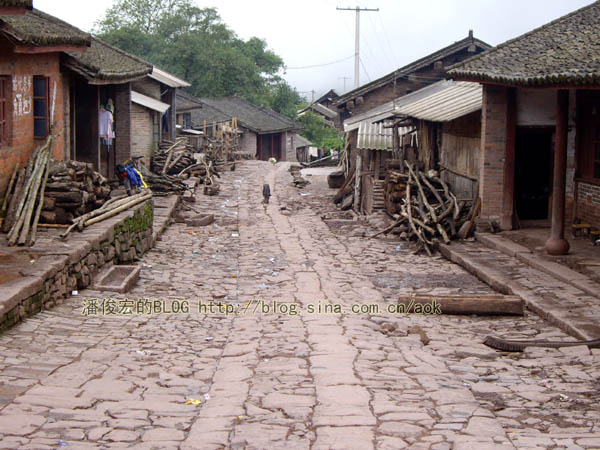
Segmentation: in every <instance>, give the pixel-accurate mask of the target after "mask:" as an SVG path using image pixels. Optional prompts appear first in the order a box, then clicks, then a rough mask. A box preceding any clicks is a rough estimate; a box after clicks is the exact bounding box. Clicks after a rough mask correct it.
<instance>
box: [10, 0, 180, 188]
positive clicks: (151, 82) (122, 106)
mask: <svg viewBox="0 0 600 450" xmlns="http://www.w3.org/2000/svg"><path fill="white" fill-rule="evenodd" d="M6 4H10V5H11V6H0V45H1V46H2V48H3V49H5V51H3V52H2V53H1V54H0V87H1V90H0V103H1V107H0V114H1V116H0V134H1V136H0V191H4V188H5V187H6V183H7V182H8V178H9V177H10V174H11V173H12V170H13V168H14V166H15V165H16V164H17V163H20V165H21V167H23V165H24V164H26V162H27V160H28V159H29V157H30V155H31V154H32V153H33V151H34V149H35V148H36V147H37V146H38V145H39V144H40V142H42V141H43V140H44V139H45V138H46V136H47V135H48V133H49V132H50V125H51V124H50V122H51V120H50V115H51V114H52V104H53V103H54V110H53V112H54V116H53V121H54V122H55V123H56V129H55V130H54V131H55V132H60V131H62V134H61V135H60V136H59V138H58V139H57V140H56V142H55V146H54V157H55V158H56V159H59V160H63V159H69V158H70V159H77V160H79V161H84V162H89V163H92V164H93V165H94V166H95V168H96V169H97V170H98V171H100V172H102V173H103V174H104V175H107V176H112V175H113V173H114V167H115V165H116V164H117V163H119V162H123V161H125V160H126V159H128V158H130V157H131V156H132V154H143V153H146V154H147V153H148V151H147V150H146V146H147V145H149V146H150V149H151V148H152V146H153V145H154V142H155V139H157V138H160V133H161V132H162V130H163V128H162V127H161V126H160V125H161V119H160V117H158V114H156V113H154V111H160V113H162V112H163V111H167V110H168V109H170V110H172V109H173V108H174V106H175V103H174V101H175V95H174V93H173V91H172V90H173V89H174V86H171V85H179V84H182V83H184V84H183V85H185V82H182V80H178V79H176V78H175V77H172V76H170V75H168V74H166V73H165V72H162V71H160V70H158V69H156V68H153V66H152V65H151V64H149V63H147V62H145V61H143V60H141V59H139V58H136V57H134V56H132V55H130V54H128V53H126V52H124V51H122V50H119V49H117V48H115V47H112V46H110V45H108V44H106V43H104V42H102V41H100V40H98V39H96V38H93V37H91V36H90V35H89V34H87V33H84V32H82V31H80V30H78V29H77V28H75V27H73V26H71V25H69V24H67V23H65V22H63V21H61V20H59V19H57V18H55V17H52V16H50V15H48V14H45V13H43V12H41V11H38V10H36V9H34V8H33V4H32V1H31V0H13V1H11V2H3V3H2V5H6ZM132 83H135V89H138V90H137V91H136V90H135V89H133V90H132ZM138 91H142V92H138ZM101 108H107V109H112V119H113V131H114V134H115V138H114V139H110V136H108V134H107V135H106V138H107V139H102V137H101V136H100V134H101V131H103V130H100V128H101V125H102V124H101V120H100V119H101V117H102V118H103V119H104V118H106V117H107V116H106V114H104V113H102V114H101ZM149 111H152V113H150V112H149ZM166 125H167V126H166V127H165V128H164V130H167V131H166V133H167V135H168V136H170V135H171V134H169V133H172V132H171V131H168V130H169V127H168V123H167V124H166ZM102 127H104V125H102ZM170 129H171V130H172V129H173V126H171V127H170ZM157 133H158V136H157V135H156V134H157Z"/></svg>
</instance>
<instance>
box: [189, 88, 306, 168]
mask: <svg viewBox="0 0 600 450" xmlns="http://www.w3.org/2000/svg"><path fill="white" fill-rule="evenodd" d="M178 103H179V107H178V111H177V123H178V124H180V125H182V126H183V127H185V128H196V129H202V128H203V127H204V123H205V121H206V124H207V126H210V125H212V124H213V123H223V122H228V121H230V120H231V119H233V118H236V119H237V121H238V128H241V129H242V130H243V134H242V136H241V138H240V150H239V151H240V152H242V153H247V154H250V155H252V156H254V157H256V158H257V159H261V160H263V161H266V160H268V159H269V158H271V157H273V158H275V159H277V160H278V161H295V160H296V131H298V130H299V129H300V126H299V125H298V124H297V123H295V122H294V121H293V120H290V119H288V118H287V117H285V116H283V115H281V114H279V113H277V112H275V111H273V110H271V109H269V108H266V107H264V106H257V105H254V104H252V103H250V102H248V101H246V100H244V99H241V98H239V97H227V98H217V99H209V98H194V97H191V96H190V95H189V94H184V93H180V94H178Z"/></svg>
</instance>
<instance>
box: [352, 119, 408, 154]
mask: <svg viewBox="0 0 600 450" xmlns="http://www.w3.org/2000/svg"><path fill="white" fill-rule="evenodd" d="M412 130H414V127H398V136H403V135H405V134H407V133H410V132H411V131H412ZM357 148H359V149H361V150H381V151H388V152H391V151H392V150H393V149H394V138H393V129H392V128H386V127H385V126H384V124H383V123H369V122H368V121H365V122H362V123H361V124H360V127H359V128H358V142H357Z"/></svg>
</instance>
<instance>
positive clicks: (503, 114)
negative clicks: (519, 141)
mask: <svg viewBox="0 0 600 450" xmlns="http://www.w3.org/2000/svg"><path fill="white" fill-rule="evenodd" d="M507 100H508V90H507V88H505V87H503V86H489V85H484V86H483V110H482V117H481V154H480V159H479V163H480V177H479V195H480V197H481V202H482V205H481V219H482V220H484V221H495V222H499V220H500V216H501V214H502V202H503V196H504V158H505V155H506V125H507V108H508V102H507Z"/></svg>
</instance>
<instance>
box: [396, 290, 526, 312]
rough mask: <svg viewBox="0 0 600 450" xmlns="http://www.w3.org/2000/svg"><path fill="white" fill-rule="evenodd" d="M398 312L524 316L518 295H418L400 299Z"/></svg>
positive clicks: (521, 302)
mask: <svg viewBox="0 0 600 450" xmlns="http://www.w3.org/2000/svg"><path fill="white" fill-rule="evenodd" d="M396 312H398V313H406V314H453V315H473V314H475V315H480V316H522V315H523V301H522V300H521V299H520V298H519V297H517V296H516V295H500V294H491V295H445V296H435V295H416V296H406V297H400V298H399V299H398V310H397V311H396Z"/></svg>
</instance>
